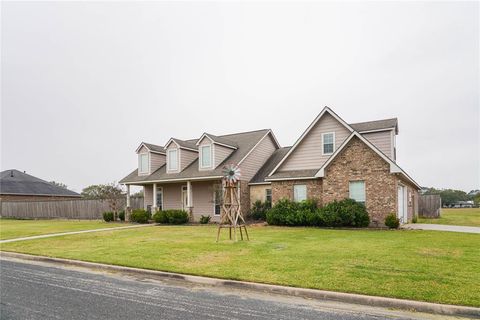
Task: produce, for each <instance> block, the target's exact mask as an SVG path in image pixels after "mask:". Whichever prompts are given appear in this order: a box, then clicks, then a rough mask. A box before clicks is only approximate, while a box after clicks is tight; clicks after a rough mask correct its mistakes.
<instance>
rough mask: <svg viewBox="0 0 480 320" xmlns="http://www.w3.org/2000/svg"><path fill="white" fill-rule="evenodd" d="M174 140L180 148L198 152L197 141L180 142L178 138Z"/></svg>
mask: <svg viewBox="0 0 480 320" xmlns="http://www.w3.org/2000/svg"><path fill="white" fill-rule="evenodd" d="M172 140H173V141H175V142H176V143H177V144H178V145H179V146H180V147H183V148H188V149H193V150H198V146H197V144H196V143H197V140H196V139H190V140H180V139H177V138H172Z"/></svg>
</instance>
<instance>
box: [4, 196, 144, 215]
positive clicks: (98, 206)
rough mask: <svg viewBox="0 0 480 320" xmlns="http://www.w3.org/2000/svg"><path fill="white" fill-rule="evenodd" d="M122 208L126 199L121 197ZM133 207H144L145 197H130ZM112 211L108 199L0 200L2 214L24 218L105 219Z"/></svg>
mask: <svg viewBox="0 0 480 320" xmlns="http://www.w3.org/2000/svg"><path fill="white" fill-rule="evenodd" d="M119 203H120V206H119V207H120V208H124V207H125V205H126V199H123V198H122V199H120V200H119ZM130 206H131V207H132V209H139V208H143V198H130ZM105 211H110V207H109V205H108V202H107V201H101V200H83V199H79V200H60V201H0V216H2V217H9V218H24V219H54V218H57V219H103V213H104V212H105Z"/></svg>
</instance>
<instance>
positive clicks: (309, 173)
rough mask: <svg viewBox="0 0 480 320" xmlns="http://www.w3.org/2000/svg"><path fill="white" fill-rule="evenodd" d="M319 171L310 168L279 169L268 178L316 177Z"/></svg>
mask: <svg viewBox="0 0 480 320" xmlns="http://www.w3.org/2000/svg"><path fill="white" fill-rule="evenodd" d="M317 172H318V169H308V170H289V171H277V172H275V173H274V174H272V175H271V176H269V177H268V178H267V181H268V180H270V179H285V178H290V179H291V178H307V177H308V178H310V177H314V176H315V174H316V173H317Z"/></svg>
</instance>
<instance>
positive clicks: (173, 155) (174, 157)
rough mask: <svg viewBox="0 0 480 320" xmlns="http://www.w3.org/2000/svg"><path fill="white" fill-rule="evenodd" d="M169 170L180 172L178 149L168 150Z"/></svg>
mask: <svg viewBox="0 0 480 320" xmlns="http://www.w3.org/2000/svg"><path fill="white" fill-rule="evenodd" d="M167 163H168V170H170V171H174V170H178V150H177V149H172V150H168V159H167Z"/></svg>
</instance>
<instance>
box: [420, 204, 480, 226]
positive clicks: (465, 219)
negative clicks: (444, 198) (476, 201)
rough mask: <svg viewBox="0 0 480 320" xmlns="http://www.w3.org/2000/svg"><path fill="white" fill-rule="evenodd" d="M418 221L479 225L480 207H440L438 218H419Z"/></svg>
mask: <svg viewBox="0 0 480 320" xmlns="http://www.w3.org/2000/svg"><path fill="white" fill-rule="evenodd" d="M418 223H433V224H448V225H455V226H469V227H480V208H442V209H441V213H440V218H438V219H429V218H419V219H418Z"/></svg>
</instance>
